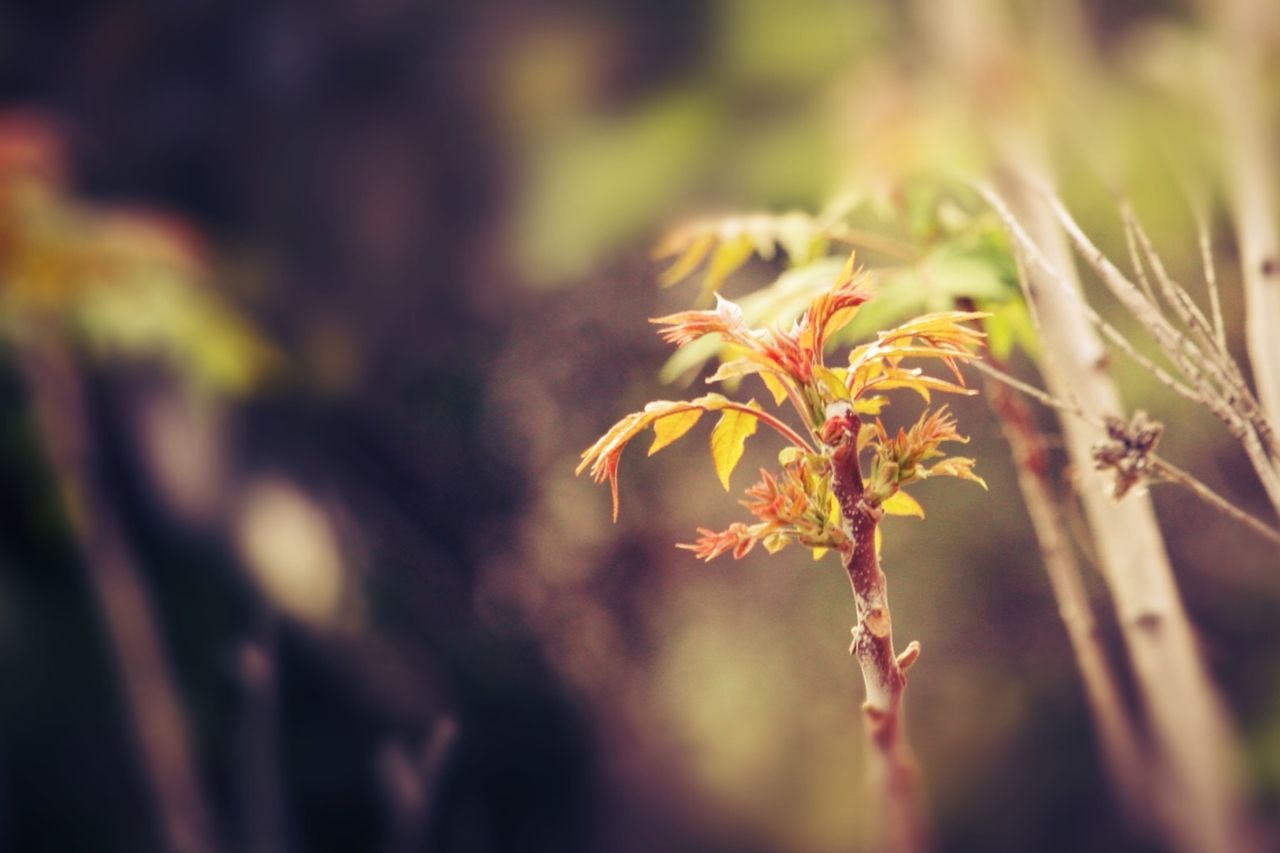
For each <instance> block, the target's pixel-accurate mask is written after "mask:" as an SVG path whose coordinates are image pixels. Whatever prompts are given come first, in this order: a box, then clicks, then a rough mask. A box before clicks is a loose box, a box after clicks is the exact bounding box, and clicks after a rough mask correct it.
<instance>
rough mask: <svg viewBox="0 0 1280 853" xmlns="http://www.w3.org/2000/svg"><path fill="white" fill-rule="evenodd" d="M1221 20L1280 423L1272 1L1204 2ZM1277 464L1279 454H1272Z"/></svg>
mask: <svg viewBox="0 0 1280 853" xmlns="http://www.w3.org/2000/svg"><path fill="white" fill-rule="evenodd" d="M1202 5H1203V6H1204V7H1205V11H1206V15H1207V16H1208V17H1210V18H1211V19H1212V20H1214V21H1215V22H1216V24H1217V30H1218V32H1219V35H1220V44H1219V48H1220V52H1221V61H1222V67H1221V69H1220V75H1219V79H1218V81H1217V82H1218V85H1217V86H1215V87H1214V88H1213V90H1212V91H1211V92H1210V93H1209V96H1210V97H1211V98H1212V101H1213V103H1214V104H1216V106H1217V109H1218V115H1219V117H1220V120H1221V122H1222V132H1221V134H1219V136H1220V138H1221V139H1222V140H1223V145H1224V149H1223V155H1224V156H1223V168H1224V170H1225V173H1226V177H1227V184H1228V191H1229V193H1230V197H1231V207H1232V213H1233V215H1234V218H1235V225H1236V239H1237V241H1238V242H1239V244H1240V261H1241V264H1242V266H1243V273H1244V295H1245V310H1246V318H1245V336H1246V340H1247V343H1248V347H1249V361H1250V363H1251V364H1252V366H1253V375H1254V383H1255V384H1256V386H1257V390H1258V399H1259V402H1260V403H1261V404H1262V410H1263V412H1264V413H1265V414H1266V416H1267V419H1268V420H1269V421H1270V422H1271V423H1273V424H1280V335H1277V334H1276V327H1277V326H1278V325H1280V221H1277V215H1278V211H1277V203H1276V180H1277V178H1280V174H1278V172H1277V167H1276V159H1275V157H1276V154H1275V152H1276V126H1275V117H1274V115H1273V112H1272V109H1271V105H1270V99H1269V98H1267V97H1266V96H1265V92H1264V90H1263V82H1262V81H1263V73H1262V66H1263V64H1264V62H1265V60H1266V58H1267V55H1268V52H1269V51H1270V50H1272V49H1273V48H1272V47H1271V46H1270V45H1268V44H1267V43H1266V41H1265V39H1266V38H1267V36H1268V30H1269V28H1270V27H1269V26H1268V24H1269V21H1268V18H1269V16H1271V15H1274V14H1276V13H1275V10H1274V8H1272V4H1271V3H1270V2H1269V0H1261V1H1259V0H1227V2H1213V3H1209V2H1207V0H1204V2H1202ZM1272 461H1273V463H1274V462H1275V460H1274V459H1273V460H1272Z"/></svg>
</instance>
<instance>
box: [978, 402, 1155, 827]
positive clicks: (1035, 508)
mask: <svg viewBox="0 0 1280 853" xmlns="http://www.w3.org/2000/svg"><path fill="white" fill-rule="evenodd" d="M983 394H984V396H985V397H986V399H987V402H988V403H989V404H990V406H991V409H992V411H994V412H995V414H996V417H997V418H998V419H999V421H1000V428H1001V430H1002V431H1003V432H1004V436H1005V440H1006V441H1008V442H1009V449H1010V451H1011V453H1012V455H1013V461H1014V464H1015V466H1016V467H1017V471H1018V488H1019V490H1020V491H1021V492H1022V502H1023V505H1024V506H1025V507H1026V509H1027V515H1028V516H1029V517H1030V519H1031V526H1032V529H1033V530H1034V531H1035V535H1036V541H1037V543H1038V544H1039V546H1040V556H1041V559H1042V561H1043V562H1044V569H1045V574H1047V575H1048V576H1049V585H1050V587H1052V589H1053V596H1054V599H1055V600H1056V601H1057V603H1058V615H1059V616H1061V617H1062V623H1063V625H1064V626H1066V629H1067V637H1068V639H1069V640H1070V642H1071V649H1072V651H1073V652H1074V653H1075V657H1076V666H1077V667H1079V669H1080V679H1081V681H1083V682H1084V691H1085V698H1086V700H1087V702H1088V705H1089V711H1090V713H1091V714H1092V716H1093V721H1094V725H1095V727H1096V728H1097V736H1098V742H1099V745H1100V746H1101V752H1102V759H1103V763H1104V765H1105V766H1106V768H1107V772H1108V774H1109V775H1110V778H1111V783H1112V785H1113V786H1114V788H1115V790H1116V793H1117V794H1118V795H1119V796H1120V798H1121V800H1122V802H1123V803H1124V806H1125V809H1126V810H1127V812H1128V813H1129V814H1130V815H1131V816H1132V817H1133V818H1134V819H1136V820H1137V821H1138V823H1139V824H1142V825H1147V824H1149V822H1150V820H1151V812H1150V809H1151V805H1152V804H1151V797H1150V789H1151V786H1152V785H1153V784H1154V780H1153V779H1152V778H1151V772H1150V771H1151V768H1150V766H1149V765H1148V764H1147V763H1146V760H1145V757H1144V756H1143V754H1142V748H1141V743H1142V741H1141V738H1140V736H1139V732H1138V729H1137V727H1136V726H1135V725H1134V721H1133V719H1132V717H1131V715H1130V712H1129V709H1128V708H1127V707H1126V706H1125V703H1124V700H1123V699H1122V697H1121V693H1120V687H1119V682H1118V680H1117V679H1116V675H1115V671H1114V669H1113V668H1112V665H1111V661H1110V659H1109V658H1108V656H1107V653H1106V649H1105V648H1103V645H1102V640H1101V637H1100V636H1099V634H1098V622H1097V618H1096V617H1095V616H1094V612H1093V605H1092V604H1091V603H1090V601H1089V594H1088V592H1087V591H1086V590H1085V586H1084V579H1083V577H1082V576H1081V574H1080V565H1079V563H1078V562H1077V561H1076V558H1075V554H1074V552H1073V551H1072V550H1071V544H1070V542H1069V541H1068V539H1067V536H1066V535H1065V533H1064V530H1065V527H1066V524H1065V521H1064V519H1063V516H1062V512H1061V510H1060V509H1059V504H1058V499H1057V496H1056V494H1055V490H1054V485H1053V482H1052V480H1051V478H1050V474H1049V469H1048V460H1047V456H1046V453H1045V450H1044V441H1043V437H1042V436H1041V434H1040V430H1039V427H1038V426H1037V425H1036V422H1035V418H1034V417H1033V416H1032V414H1031V412H1030V410H1029V409H1028V407H1027V405H1026V403H1025V402H1024V401H1023V400H1022V398H1021V397H1019V396H1018V395H1017V394H1015V393H1014V392H1013V391H1012V390H1011V389H1010V388H1008V387H1007V386H1005V385H1003V384H1001V383H999V382H997V381H995V380H993V379H990V378H987V379H985V380H984V382H983Z"/></svg>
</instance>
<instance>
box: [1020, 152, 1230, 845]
mask: <svg viewBox="0 0 1280 853" xmlns="http://www.w3.org/2000/svg"><path fill="white" fill-rule="evenodd" d="M1005 184H1006V186H1008V187H1010V190H1009V192H1010V193H1011V195H1009V196H1007V199H1008V200H1009V203H1010V208H1011V210H1012V211H1013V214H1014V216H1015V217H1016V218H1017V219H1018V220H1019V221H1020V222H1021V223H1022V224H1023V226H1024V228H1025V229H1026V231H1027V233H1028V235H1029V236H1030V237H1031V239H1032V240H1034V241H1035V242H1036V244H1037V245H1038V246H1039V247H1040V248H1041V250H1042V252H1043V254H1044V255H1045V257H1046V258H1047V259H1048V260H1049V262H1050V263H1051V264H1053V266H1054V269H1055V270H1056V271H1057V273H1058V275H1057V276H1051V275H1048V274H1047V273H1046V272H1045V271H1044V270H1031V271H1030V272H1029V276H1028V278H1029V290H1030V296H1031V301H1032V304H1033V308H1034V310H1035V311H1036V313H1037V314H1038V315H1039V316H1040V318H1041V321H1042V329H1041V337H1042V340H1043V343H1044V347H1045V352H1046V357H1045V363H1044V374H1045V380H1046V384H1047V385H1048V387H1049V391H1050V393H1052V394H1053V395H1055V396H1057V397H1060V398H1062V399H1065V400H1071V401H1073V402H1075V403H1076V404H1077V405H1078V406H1079V407H1080V408H1081V409H1082V410H1083V411H1084V412H1085V414H1086V415H1088V416H1089V417H1090V419H1091V420H1095V421H1098V422H1101V421H1102V419H1104V418H1105V417H1106V416H1107V415H1114V414H1116V413H1121V412H1123V411H1124V408H1123V404H1122V403H1121V400H1120V395H1119V392H1118V391H1117V389H1116V387H1115V384H1114V383H1113V382H1112V380H1111V377H1110V374H1109V371H1108V359H1107V357H1106V351H1105V350H1104V349H1103V346H1102V343H1101V342H1100V341H1099V340H1098V338H1097V335H1096V334H1095V333H1094V331H1093V329H1092V327H1091V326H1090V325H1089V321H1088V319H1087V318H1086V317H1085V316H1084V314H1083V312H1082V311H1081V310H1080V307H1079V298H1078V297H1077V296H1075V295H1073V294H1072V293H1070V292H1068V291H1067V287H1073V288H1075V289H1076V290H1077V293H1078V292H1079V290H1078V289H1079V282H1078V280H1077V279H1076V278H1075V268H1074V265H1073V263H1072V260H1071V255H1070V249H1069V247H1068V246H1067V243H1066V240H1065V238H1064V237H1063V235H1062V232H1061V230H1060V229H1059V228H1058V226H1057V224H1056V222H1055V221H1054V220H1053V219H1052V213H1051V212H1050V211H1049V210H1047V209H1046V207H1045V205H1044V204H1043V202H1041V201H1040V200H1039V199H1038V198H1036V197H1035V196H1034V193H1033V191H1030V190H1027V189H1026V184H1025V182H1023V181H1021V180H1019V179H1017V178H1016V177H1012V178H1010V179H1009V180H1006V181H1005ZM1062 426H1063V432H1064V434H1065V436H1066V439H1067V450H1068V453H1069V455H1070V458H1071V461H1072V465H1073V466H1074V468H1075V472H1076V488H1077V491H1078V493H1079V495H1080V500H1081V502H1082V503H1083V505H1084V509H1085V515H1086V517H1087V518H1088V521H1089V528H1090V531H1091V532H1092V533H1093V538H1094V542H1095V544H1096V545H1097V548H1098V552H1099V557H1100V559H1101V562H1102V568H1103V574H1104V577H1105V579H1106V582H1107V586H1108V588H1109V590H1110V592H1111V597H1112V600H1113V601H1114V603H1115V609H1116V615H1117V617H1118V618H1119V620H1120V627H1121V631H1122V633H1123V636H1124V640H1125V645H1126V648H1127V649H1128V652H1129V659H1130V661H1131V663H1132V665H1133V668H1134V675H1135V679H1136V682H1137V685H1138V690H1139V694H1140V696H1141V698H1142V702H1143V707H1144V710H1145V712H1146V716H1147V718H1148V721H1149V723H1150V726H1151V732H1152V736H1153V738H1154V742H1155V746H1156V751H1157V757H1158V760H1159V761H1160V762H1161V766H1160V767H1159V768H1158V769H1159V770H1160V772H1161V773H1162V774H1163V778H1164V780H1165V783H1166V789H1167V790H1166V791H1165V794H1166V796H1165V797H1164V803H1163V805H1164V809H1163V817H1164V819H1165V823H1166V834H1167V835H1168V836H1169V841H1170V842H1171V843H1173V844H1175V845H1176V846H1177V847H1179V848H1180V849H1183V850H1188V851H1229V850H1240V849H1245V846H1244V844H1243V837H1242V832H1243V829H1242V823H1241V814H1242V806H1241V800H1242V794H1241V791H1240V788H1239V780H1238V778H1237V777H1236V768H1235V766H1234V757H1235V745H1234V739H1233V737H1232V735H1231V733H1230V728H1229V725H1228V723H1227V719H1226V715H1225V712H1224V709H1223V708H1222V706H1221V703H1220V700H1219V697H1218V692H1217V690H1216V688H1215V687H1214V686H1213V684H1212V682H1211V681H1210V679H1209V675H1208V672H1207V671H1206V669H1205V666H1204V661H1203V659H1202V658H1201V655H1200V650H1199V648H1198V647H1197V646H1196V642H1195V637H1194V634H1193V631H1192V628H1191V625H1190V623H1189V621H1188V619H1187V614H1186V610H1185V608H1184V606H1183V603H1182V597H1181V595H1180V593H1179V591H1178V588H1177V585H1176V583H1175V581H1174V577H1173V569H1172V567H1171V565H1170V563H1169V556H1168V552H1167V551H1166V550H1165V545H1164V537H1163V535H1162V534H1161V532H1160V529H1159V526H1158V524H1157V522H1156V517H1155V510H1154V508H1153V507H1152V504H1151V499H1150V497H1149V496H1147V495H1140V494H1133V495H1130V496H1128V497H1126V498H1125V500H1123V501H1120V502H1116V501H1113V500H1112V499H1111V497H1110V495H1109V491H1108V485H1107V482H1106V478H1105V474H1104V473H1103V472H1100V471H1096V470H1094V468H1093V461H1092V449H1093V447H1094V445H1096V444H1098V443H1100V442H1101V441H1103V440H1104V438H1105V436H1104V434H1103V432H1102V430H1100V429H1099V428H1097V427H1096V426H1093V425H1091V424H1089V423H1085V422H1084V421H1082V420H1080V419H1079V418H1073V417H1063V418H1062Z"/></svg>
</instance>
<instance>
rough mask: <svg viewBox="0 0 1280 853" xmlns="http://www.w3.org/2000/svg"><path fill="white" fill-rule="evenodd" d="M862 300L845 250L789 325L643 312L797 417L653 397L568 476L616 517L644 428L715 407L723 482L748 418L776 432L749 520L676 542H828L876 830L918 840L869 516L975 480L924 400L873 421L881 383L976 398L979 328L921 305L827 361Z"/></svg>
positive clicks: (681, 424) (716, 400) (895, 664)
mask: <svg viewBox="0 0 1280 853" xmlns="http://www.w3.org/2000/svg"><path fill="white" fill-rule="evenodd" d="M869 298H870V294H869V292H868V290H867V289H866V288H865V287H864V276H863V274H862V273H861V271H860V270H856V269H855V267H854V261H853V258H852V256H851V257H850V259H849V262H848V263H847V264H846V265H845V267H844V269H843V271H842V272H841V274H840V276H839V277H838V279H837V281H836V283H835V285H834V286H833V287H831V288H830V289H829V290H827V291H826V292H824V293H822V294H821V295H819V296H818V297H817V298H815V299H814V300H813V301H812V302H811V303H810V304H809V306H808V308H807V309H806V310H805V311H804V312H803V313H802V314H801V315H800V317H799V319H798V320H796V322H795V323H794V324H793V326H792V327H791V329H790V330H789V331H783V330H782V329H780V328H771V329H752V328H748V326H747V325H746V323H745V321H744V319H743V315H742V311H741V310H740V309H739V307H738V306H737V305H735V304H734V303H733V302H730V301H729V300H727V299H723V298H721V297H719V296H718V295H717V297H716V306H715V308H714V309H712V310H707V311H684V312H680V313H677V314H672V315H670V316H667V317H659V318H657V319H654V320H652V321H651V322H653V323H655V324H657V325H658V326H661V327H662V330H661V335H662V338H663V339H664V340H666V341H668V342H669V343H673V344H675V345H676V346H677V347H683V346H686V345H688V344H691V343H693V342H695V341H698V340H700V339H702V338H704V337H707V336H713V335H715V336H719V338H720V340H721V343H722V345H723V346H724V347H725V348H726V353H725V356H724V361H723V362H722V363H721V365H720V367H719V369H718V370H717V371H716V372H715V373H714V374H713V375H712V376H710V377H709V378H708V379H707V382H709V383H719V382H724V381H726V380H730V379H739V378H741V377H746V376H750V375H756V376H759V378H760V379H761V380H762V381H763V383H764V386H765V389H766V390H767V392H768V395H769V399H771V400H772V402H773V403H774V406H775V408H778V409H781V410H782V412H785V411H786V409H787V408H788V407H789V408H790V409H791V412H790V413H789V414H788V417H790V416H791V415H794V416H795V419H796V420H797V421H798V423H799V427H798V428H796V427H793V426H792V425H790V424H788V423H787V421H786V420H784V418H783V416H782V412H779V413H775V412H773V411H770V410H769V409H767V408H766V407H765V406H763V405H761V404H760V403H758V402H757V401H756V400H754V399H749V400H748V401H747V402H745V403H744V402H738V401H735V400H733V399H730V398H729V397H727V396H724V395H722V394H715V393H712V394H706V395H704V396H701V397H698V398H696V399H693V400H687V401H680V402H672V401H665V400H664V401H656V402H652V403H649V404H648V405H647V406H645V408H644V410H643V411H640V412H635V413H632V414H630V415H627V416H626V417H624V418H623V419H622V420H620V421H618V422H617V423H616V424H614V426H613V427H612V428H610V429H609V430H608V432H606V433H605V434H604V435H603V436H602V437H601V438H600V439H599V440H598V441H597V442H596V443H595V444H593V445H592V446H591V447H590V448H588V449H587V450H586V451H585V452H584V453H583V454H582V463H581V464H580V465H579V466H578V473H582V472H583V471H584V470H590V472H591V476H592V478H593V479H594V480H595V481H596V482H598V483H601V482H604V481H605V480H608V481H609V485H610V488H611V490H612V492H613V511H614V518H615V520H616V518H617V513H618V462H619V459H620V458H621V456H622V452H623V450H624V449H625V448H626V446H627V444H628V443H629V442H630V441H631V440H632V439H634V438H635V437H636V436H638V435H640V434H641V433H642V432H644V431H645V430H646V429H648V428H650V427H652V429H653V432H654V439H653V443H652V444H651V445H650V447H649V454H650V455H652V454H654V453H656V452H657V451H659V450H661V449H662V448H664V447H666V446H667V445H669V444H671V443H672V442H674V441H675V440H676V439H678V438H680V437H681V436H683V435H685V434H686V433H687V432H689V431H690V430H691V429H692V428H693V427H694V425H695V424H697V422H698V421H699V420H700V419H701V418H702V416H703V414H705V413H707V412H716V413H718V414H719V421H718V422H717V423H716V426H715V427H714V429H713V430H712V432H711V455H712V459H713V460H714V463H715V469H716V473H717V474H718V475H719V478H720V482H721V483H722V484H723V485H724V487H725V489H726V490H728V489H729V477H730V474H731V473H732V471H733V469H734V468H735V467H736V465H737V464H738V461H739V460H740V459H741V458H742V454H743V448H744V444H745V442H746V440H747V438H748V437H749V436H751V435H753V434H754V433H755V432H756V429H757V427H758V425H759V424H762V423H763V424H764V425H766V426H768V427H770V428H771V429H772V430H774V431H775V432H776V433H777V434H778V435H780V436H781V437H782V438H783V439H784V440H785V442H786V447H784V448H783V449H782V451H781V452H780V453H779V454H778V468H777V469H776V470H775V471H767V470H761V472H760V480H759V481H758V482H757V483H755V484H754V485H752V486H751V487H750V488H749V489H747V490H746V499H745V500H743V501H742V505H743V506H744V507H746V509H747V510H748V511H749V512H750V513H751V515H752V516H753V518H754V520H753V521H751V522H749V523H748V522H738V523H735V524H732V525H730V526H729V527H728V528H727V529H725V530H722V531H715V530H709V529H706V528H699V530H698V538H697V540H696V541H695V542H693V543H692V544H685V545H680V546H679V547H681V548H687V549H689V550H691V551H693V552H694V554H696V555H697V556H698V557H701V558H702V559H704V560H712V559H714V558H716V557H719V556H721V555H722V554H728V553H732V554H733V556H734V557H735V558H741V557H743V556H745V555H746V554H748V553H749V552H750V551H751V550H752V549H753V548H754V547H755V546H756V545H757V544H759V545H761V546H762V547H763V548H764V549H765V550H767V551H768V552H769V553H771V554H772V553H776V552H778V551H780V550H782V549H783V548H786V547H787V546H788V545H791V544H793V543H796V544H799V545H802V546H804V547H807V548H810V549H812V551H813V554H814V557H815V559H817V558H819V557H821V556H822V555H824V554H826V553H827V552H829V551H834V552H835V553H837V554H839V556H840V559H841V562H842V564H843V565H844V568H845V570H846V571H847V572H848V575H849V580H850V583H851V585H852V587H853V595H854V600H855V603H856V609H857V618H858V622H857V625H856V626H855V627H854V628H853V643H852V645H851V647H850V652H851V653H852V654H853V655H855V656H856V657H857V659H858V663H859V665H860V667H861V670H862V676H863V682H864V686H865V689H866V701H865V703H864V705H863V710H864V712H865V716H866V723H867V731H868V733H869V735H870V737H871V741H872V743H873V745H874V746H875V749H874V751H873V752H874V754H875V755H876V756H877V757H878V761H879V765H880V766H879V768H878V770H879V771H880V772H879V773H878V775H879V776H880V779H881V781H882V784H883V786H884V792H885V796H886V807H887V811H886V818H887V826H886V829H887V831H888V833H889V835H890V836H891V838H890V840H891V842H892V846H893V847H896V848H898V849H913V848H918V847H919V846H921V842H922V840H923V829H922V827H923V821H921V820H920V818H919V814H918V803H917V799H918V797H917V793H916V785H915V780H914V770H913V765H912V761H911V758H910V751H909V747H908V745H907V740H906V737H905V734H904V731H903V727H902V719H901V713H902V712H901V708H902V693H903V689H904V688H905V686H906V678H905V676H904V674H903V673H904V671H905V670H906V669H907V668H908V667H909V666H910V665H911V664H912V663H913V662H914V661H915V659H916V657H917V656H918V654H919V651H920V647H919V644H918V643H915V642H912V643H911V644H909V645H908V646H907V648H906V649H905V650H904V651H903V652H902V653H901V654H898V653H896V652H895V650H894V646H893V633H892V625H891V621H890V616H889V601H888V597H887V594H886V589H885V576H884V573H883V572H882V571H881V568H880V560H879V541H880V528H879V522H880V520H881V519H882V518H883V517H884V516H885V515H886V514H890V515H915V516H919V517H922V518H923V516H924V510H923V509H922V508H921V506H920V504H919V503H918V502H917V501H916V500H915V498H913V497H911V496H910V495H909V494H908V493H907V492H906V491H904V489H905V488H906V487H908V486H910V485H912V484H913V483H916V482H918V481H920V480H925V479H928V478H929V477H940V476H945V477H958V478H960V479H964V480H972V481H973V482H975V483H978V484H979V485H981V486H982V487H983V488H986V484H985V483H984V482H983V481H982V478H980V477H978V476H977V475H976V474H974V473H973V470H972V469H973V464H974V461H973V460H972V459H969V458H966V457H962V456H948V455H946V454H945V452H944V451H943V450H942V445H944V444H946V443H949V442H961V443H963V442H965V441H967V439H966V438H964V437H963V436H961V435H960V433H959V432H957V429H956V421H955V418H954V417H953V416H952V415H951V413H950V412H948V411H947V409H946V407H945V406H941V407H938V408H935V409H926V410H925V412H923V413H922V414H921V415H920V417H919V419H918V420H917V421H916V422H915V423H914V424H912V425H911V426H910V427H908V428H905V429H903V428H899V429H898V430H897V431H896V433H895V432H892V431H891V430H890V429H889V428H887V427H886V426H885V425H884V423H883V422H882V421H881V419H880V417H879V416H880V414H881V412H882V411H883V410H884V408H885V407H886V406H887V405H888V404H889V397H888V396H886V395H887V393H888V392H892V391H897V390H902V389H908V390H911V391H914V392H916V393H917V394H919V395H920V396H921V397H922V398H923V399H924V401H925V403H926V404H929V403H930V402H931V394H932V392H934V391H941V392H946V393H954V394H973V393H976V392H974V391H972V390H970V389H968V388H966V387H965V385H964V379H963V377H962V376H961V374H960V371H959V369H958V366H957V364H958V362H961V361H966V360H969V359H971V358H973V357H974V355H975V352H974V350H975V348H976V347H977V345H978V344H979V343H980V341H981V338H982V333H981V332H979V331H978V330H976V329H974V328H972V327H970V326H968V325H965V324H966V322H967V321H971V320H974V319H977V318H979V317H983V316H986V315H985V314H983V313H981V312H965V311H946V312H940V313H933V314H926V315H923V316H920V317H917V318H916V319H914V320H911V321H909V322H906V323H904V324H902V325H900V326H898V327H896V328H893V329H889V330H888V331H882V332H879V333H878V335H877V336H876V339H875V340H874V341H871V342H869V343H865V344H862V345H860V346H856V347H854V348H853V349H852V350H851V351H850V352H849V353H848V357H847V359H843V360H842V361H841V363H837V364H828V361H827V355H826V352H825V350H826V343H827V341H828V339H830V338H831V337H832V336H833V335H835V334H836V333H837V332H839V331H840V330H841V329H842V328H843V327H845V326H846V325H847V324H848V323H849V322H850V321H851V320H852V319H853V317H854V315H855V314H856V312H857V311H858V309H859V307H860V306H861V305H862V304H863V303H865V302H866V301H867V300H868V299H869ZM928 360H932V361H940V362H942V363H943V364H944V365H946V367H947V368H949V370H950V373H951V376H952V378H951V379H942V378H938V377H935V376H931V375H929V374H926V373H925V372H924V371H923V370H922V369H921V368H920V367H918V366H910V365H911V364H913V363H914V362H918V361H928Z"/></svg>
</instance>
